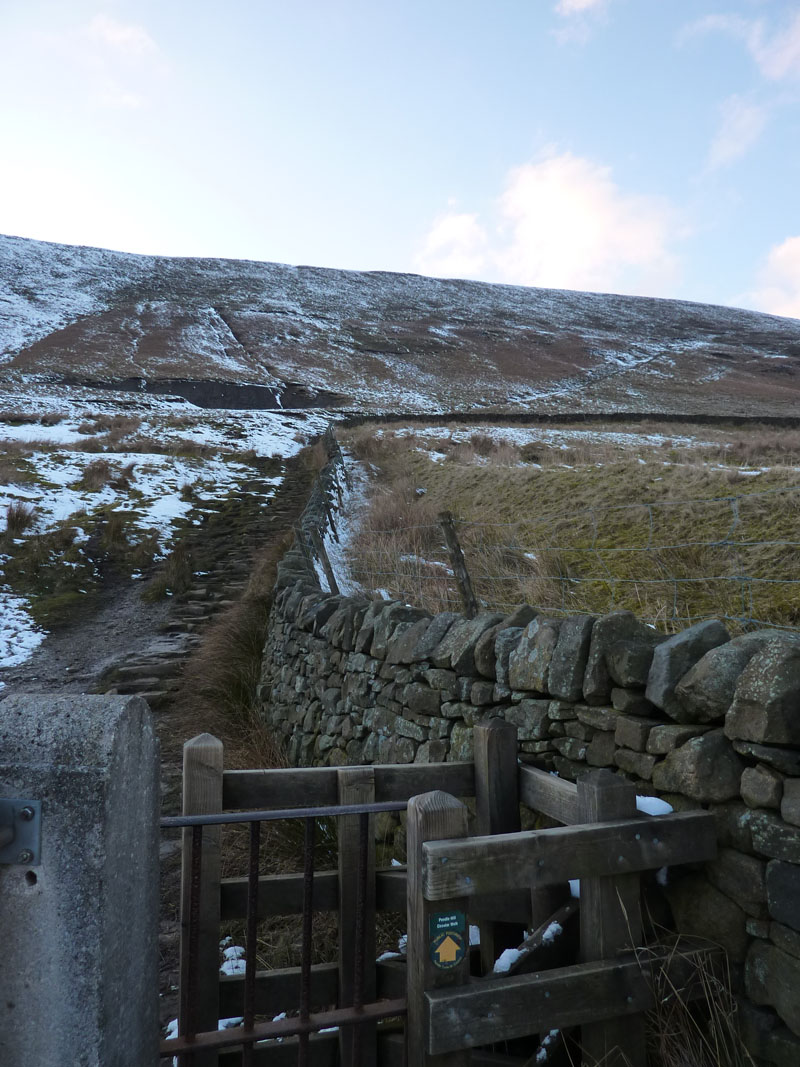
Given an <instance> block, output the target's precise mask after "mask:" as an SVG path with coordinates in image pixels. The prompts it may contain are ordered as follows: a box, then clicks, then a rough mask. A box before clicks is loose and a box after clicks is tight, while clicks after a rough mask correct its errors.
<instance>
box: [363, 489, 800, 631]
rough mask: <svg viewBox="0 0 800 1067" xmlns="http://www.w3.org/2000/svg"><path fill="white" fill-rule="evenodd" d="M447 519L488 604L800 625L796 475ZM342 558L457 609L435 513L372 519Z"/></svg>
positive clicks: (429, 602)
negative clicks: (696, 493)
mask: <svg viewBox="0 0 800 1067" xmlns="http://www.w3.org/2000/svg"><path fill="white" fill-rule="evenodd" d="M454 525H455V530H456V532H457V536H458V540H459V542H460V545H461V548H462V549H463V553H464V557H465V560H466V566H467V570H468V572H469V577H470V579H471V583H472V586H473V588H474V591H475V595H476V597H477V600H478V603H479V605H480V606H482V607H485V608H487V609H497V610H510V609H512V608H513V607H514V606H516V605H517V604H519V603H521V602H527V603H530V604H532V605H534V606H536V607H539V608H541V609H544V610H547V611H548V612H551V613H553V614H559V615H566V614H580V613H591V614H603V613H606V612H609V611H615V610H620V609H630V610H633V611H635V612H636V614H637V615H639V617H640V618H642V619H644V620H646V621H648V622H651V623H653V624H654V625H657V626H660V627H661V628H663V629H666V630H674V629H677V628H679V627H681V626H683V625H686V624H691V623H693V622H697V621H699V620H702V619H707V618H720V619H724V620H725V621H727V622H729V623H731V624H732V625H733V628H734V629H739V630H752V629H754V628H759V627H778V628H782V629H791V630H798V629H800V588H798V587H800V485H792V486H786V487H779V488H772V489H768V490H762V491H757V492H752V493H741V494H730V495H724V496H713V497H703V498H691V499H664V500H658V501H648V502H642V503H632V504H621V505H620V504H614V505H609V506H598V507H584V508H580V509H576V510H573V511H568V510H566V509H565V511H564V513H563V514H561V515H559V517H558V518H557V519H553V517H552V516H541V517H537V516H525V517H522V518H520V519H518V520H515V521H513V522H493V521H488V520H483V519H481V520H480V521H467V520H464V519H461V520H458V519H456V520H455V523H454ZM351 567H352V572H353V576H354V578H355V579H356V580H357V581H358V582H359V584H360V585H361V586H362V587H363V588H365V589H368V590H379V591H382V592H383V594H384V595H390V596H392V597H398V598H400V599H405V600H408V601H410V602H413V603H416V604H421V605H423V606H426V607H429V608H431V609H433V610H440V611H441V610H461V606H462V599H463V598H462V590H461V588H460V585H459V582H458V581H457V580H456V575H455V574H454V573H453V567H452V565H451V560H450V556H449V555H448V553H447V550H446V548H445V541H444V537H443V531H442V527H441V525H440V524H439V523H437V522H435V521H432V522H427V523H422V524H409V525H402V526H401V525H392V526H387V527H386V528H375V527H374V526H373V527H371V528H370V529H369V534H368V537H362V538H361V539H360V541H359V543H358V544H357V545H356V546H355V552H354V554H353V556H352V559H351Z"/></svg>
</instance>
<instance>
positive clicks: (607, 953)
mask: <svg viewBox="0 0 800 1067" xmlns="http://www.w3.org/2000/svg"><path fill="white" fill-rule="evenodd" d="M577 785H578V815H579V818H580V821H581V822H582V823H594V822H607V821H609V820H611V819H625V818H630V819H635V818H637V811H636V787H635V786H634V785H633V783H632V782H627V781H625V779H624V778H622V777H620V776H619V775H616V774H614V773H613V772H612V771H609V770H597V771H590V772H589V773H588V774H584V775H583V776H582V777H580V778H579V779H578V782H577ZM580 916H581V962H583V963H589V962H591V961H593V960H613V958H614V957H615V956H616V955H617V954H618V953H620V952H624V951H626V950H629V949H633V948H636V947H638V946H639V944H640V943H641V938H642V916H641V907H640V903H639V875H638V874H622V875H616V876H612V877H603V878H585V879H582V880H581V910H580ZM581 1049H582V1063H583V1065H584V1067H599V1065H601V1064H602V1067H644V1065H645V1036H644V1016H642V1015H627V1016H620V1017H619V1018H617V1019H610V1020H609V1021H607V1022H601V1023H592V1024H591V1025H589V1026H583V1027H582V1028H581Z"/></svg>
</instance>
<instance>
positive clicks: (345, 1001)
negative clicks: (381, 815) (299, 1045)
mask: <svg viewBox="0 0 800 1067" xmlns="http://www.w3.org/2000/svg"><path fill="white" fill-rule="evenodd" d="M336 779H337V788H338V794H339V803H340V804H372V803H374V801H375V772H374V771H373V769H372V767H340V768H339V769H338V770H337V772H336ZM361 819H362V816H360V815H343V816H341V817H340V818H339V1006H340V1007H349V1006H350V1005H352V1004H354V1000H355V998H354V992H355V973H356V964H357V953H358V950H359V941H360V939H361V937H363V944H364V957H363V961H361V962H360V963H359V966H361V965H362V963H363V970H362V988H361V1003H362V1004H370V1003H372V1002H373V1001H374V1000H375V996H376V971H375V816H374V815H370V816H369V817H368V818H367V827H368V831H367V841H366V853H365V855H364V859H363V862H364V871H363V874H364V880H363V882H362V883H361V885H359V882H360V879H359V853H360V851H361V847H362V842H361V840H360V838H361ZM359 935H360V936H359ZM356 1030H358V1031H359V1033H358V1034H357V1033H356ZM339 1056H340V1062H341V1064H342V1067H362V1065H364V1067H367V1065H368V1064H372V1063H375V1062H376V1060H377V1030H376V1025H375V1023H361V1024H360V1025H359V1026H357V1027H356V1026H343V1027H341V1029H340V1030H339Z"/></svg>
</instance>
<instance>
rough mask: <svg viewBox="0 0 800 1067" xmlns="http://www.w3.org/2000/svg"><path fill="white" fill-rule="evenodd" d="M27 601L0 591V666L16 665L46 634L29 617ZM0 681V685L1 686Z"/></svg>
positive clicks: (21, 661) (28, 654)
mask: <svg viewBox="0 0 800 1067" xmlns="http://www.w3.org/2000/svg"><path fill="white" fill-rule="evenodd" d="M27 607H28V602H27V600H23V598H22V597H18V596H14V595H13V594H11V593H7V592H3V591H0V667H16V666H17V664H18V663H24V661H25V660H26V659H27V658H28V656H30V654H31V653H32V652H33V650H34V649H35V648H36V647H37V646H38V645H40V644H41V643H42V641H44V639H45V637H46V636H47V635H46V633H45V632H44V630H41V629H40V628H39V627H38V626H37V625H36V624H35V623H34V621H33V619H31V617H30V615H29V614H28V611H27ZM3 684H4V683H3V682H0V687H2V686H3Z"/></svg>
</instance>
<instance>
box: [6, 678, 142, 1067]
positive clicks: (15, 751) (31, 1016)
mask: <svg viewBox="0 0 800 1067" xmlns="http://www.w3.org/2000/svg"><path fill="white" fill-rule="evenodd" d="M159 792H160V791H159V760H158V742H157V740H156V737H155V731H154V728H153V722H152V717H151V715H150V709H149V708H148V706H147V704H146V702H145V701H144V700H142V699H141V698H140V697H121V696H82V695H70V696H61V697H54V696H53V695H51V694H40V695H36V696H11V697H7V698H6V699H5V700H3V701H0V796H3V797H23V798H27V799H31V800H40V801H41V803H42V815H41V862H40V864H39V865H37V866H29V865H26V861H25V859H24V858H23V856H22V855H20V856H19V857H18V859H17V863H15V864H9V865H4V866H0V945H2V946H3V949H2V952H0V991H2V996H0V1063H2V1064H9V1065H10V1064H14V1067H64V1065H65V1064H69V1065H70V1067H155V1065H156V1064H157V1063H158V810H159ZM23 817H24V816H23ZM23 851H24V850H23Z"/></svg>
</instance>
